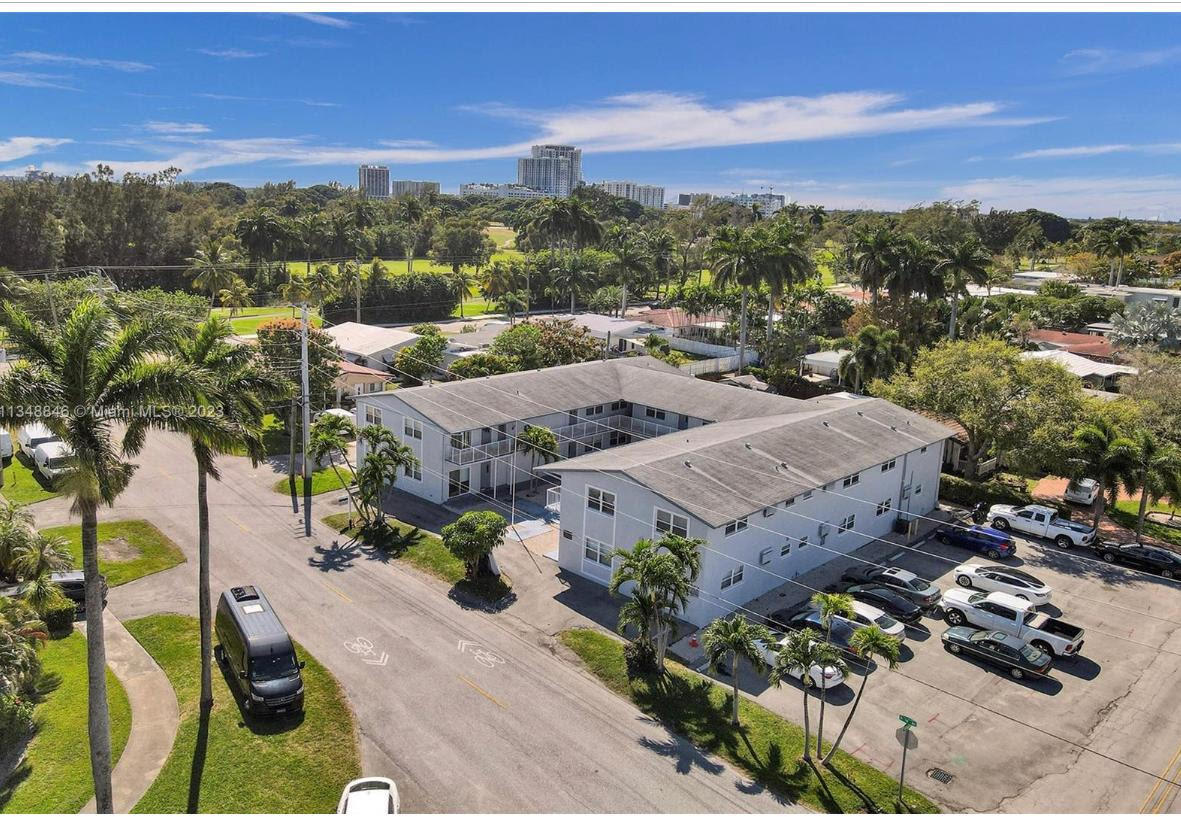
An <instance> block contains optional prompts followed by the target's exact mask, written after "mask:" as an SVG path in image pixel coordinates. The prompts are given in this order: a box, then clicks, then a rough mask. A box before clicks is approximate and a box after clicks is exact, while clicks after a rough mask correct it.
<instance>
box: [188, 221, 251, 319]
mask: <svg viewBox="0 0 1181 817" xmlns="http://www.w3.org/2000/svg"><path fill="white" fill-rule="evenodd" d="M235 260H236V259H235V258H234V253H233V251H232V250H231V249H230V247H229V242H228V241H226V239H224V238H214V237H213V236H208V237H206V239H205V241H204V243H203V244H202V246H201V248H200V249H198V250H197V251H196V252H195V253H193V257H192V258H189V259H187V263H188V265H189V272H190V273H194V278H193V288H194V289H199V290H204V291H205V292H207V293H209V310H210V311H211V312H212V311H213V305H214V303H215V301H214V299H215V298H216V297H217V293H219V292H221V291H222V290H223V289H227V288H229V287H230V286H231V285H232V284H233V281H234V279H235V278H237V277H238V275H237V273H235V272H234V270H233V268H232V267H231V264H233V262H234V261H235Z"/></svg>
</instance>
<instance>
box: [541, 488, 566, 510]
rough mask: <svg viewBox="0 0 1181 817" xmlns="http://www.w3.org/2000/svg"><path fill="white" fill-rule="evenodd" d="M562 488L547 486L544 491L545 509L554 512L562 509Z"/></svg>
mask: <svg viewBox="0 0 1181 817" xmlns="http://www.w3.org/2000/svg"><path fill="white" fill-rule="evenodd" d="M561 505H562V489H561V488H549V489H547V490H546V492H545V509H546V510H547V511H552V512H554V513H561V511H562V507H561Z"/></svg>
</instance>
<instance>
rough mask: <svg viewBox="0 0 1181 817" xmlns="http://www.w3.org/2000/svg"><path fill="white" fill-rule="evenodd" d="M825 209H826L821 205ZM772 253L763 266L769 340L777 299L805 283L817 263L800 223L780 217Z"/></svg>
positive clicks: (773, 233)
mask: <svg viewBox="0 0 1181 817" xmlns="http://www.w3.org/2000/svg"><path fill="white" fill-rule="evenodd" d="M820 209H821V210H823V209H824V208H823V207H821V208H820ZM768 249H769V253H770V256H769V257H768V259H767V262H766V264H765V265H764V266H763V269H762V282H763V284H765V285H766V286H767V290H768V294H767V343H768V345H769V344H770V342H771V338H772V336H773V335H774V333H775V302H776V301H777V300H779V299H780V298H782V297H783V293H784V291H785V290H787V289H790V288H792V287H794V286H796V285H798V284H802V283H804V282H805V281H807V280H808V278H809V277H811V276H812V275H813V274H814V272H815V270H816V266H815V264H814V263H813V261H812V254H811V253H810V252H809V251H808V238H807V236H806V235H805V234H804V231H803V230H802V229H800V226H799V224H797V223H796V222H794V221H789V220H787V219H780V220H778V221H777V222H775V223H774V224H773V225H772V226H771V229H770V247H769V248H768Z"/></svg>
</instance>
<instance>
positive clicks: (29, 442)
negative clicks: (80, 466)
mask: <svg viewBox="0 0 1181 817" xmlns="http://www.w3.org/2000/svg"><path fill="white" fill-rule="evenodd" d="M60 439H61V438H60V437H58V436H57V435H56V434H54V433H53V432H52V431H50V430H49V429H48V428H47V427H46V426H45V425H43V424H42V423H29V424H28V425H23V426H21V427H20V428H18V429H17V430H16V444H17V445H18V446H19V447H20V450H21V451H23V452H25V456H27V457H29V458H30V459H31V458H32V456H33V451H34V449H36V448H37V446H39V445H41V444H43V443H52V442H57V441H59V440H60Z"/></svg>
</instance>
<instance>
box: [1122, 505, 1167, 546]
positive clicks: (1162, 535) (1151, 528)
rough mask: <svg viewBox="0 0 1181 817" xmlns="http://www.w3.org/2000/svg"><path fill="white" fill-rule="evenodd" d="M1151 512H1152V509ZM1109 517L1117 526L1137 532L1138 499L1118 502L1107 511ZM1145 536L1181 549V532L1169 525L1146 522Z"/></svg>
mask: <svg viewBox="0 0 1181 817" xmlns="http://www.w3.org/2000/svg"><path fill="white" fill-rule="evenodd" d="M1149 510H1152V508H1151V507H1150V508H1149ZM1157 510H1162V511H1166V512H1167V511H1168V508H1158V509H1157ZM1107 515H1108V516H1109V517H1111V519H1112V521H1113V522H1115V523H1116V524H1117V525H1123V526H1124V527H1125V528H1127V529H1128V530H1130V531H1135V530H1136V522H1137V520H1138V519H1139V517H1140V501H1139V500H1137V499H1127V500H1123V501H1121V502H1117V503H1116V505H1115V507H1114V508H1108V509H1107ZM1144 535H1145V537H1149V538H1152V539H1156V540H1158V541H1161V542H1164V543H1166V544H1169V545H1172V546H1173V547H1175V548H1181V530H1178V529H1177V528H1171V527H1169V526H1168V525H1162V524H1160V523H1159V522H1153V521H1152V520H1151V519H1148V518H1145V520H1144Z"/></svg>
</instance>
